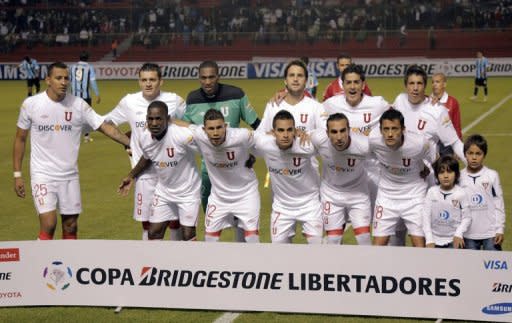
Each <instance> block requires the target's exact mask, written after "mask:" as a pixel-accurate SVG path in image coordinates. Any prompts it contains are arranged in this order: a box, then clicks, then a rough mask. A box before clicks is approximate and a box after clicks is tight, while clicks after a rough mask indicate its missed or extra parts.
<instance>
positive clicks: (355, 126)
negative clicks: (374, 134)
mask: <svg viewBox="0 0 512 323" xmlns="http://www.w3.org/2000/svg"><path fill="white" fill-rule="evenodd" d="M323 105H324V108H325V111H327V113H328V114H329V115H331V114H335V113H343V114H344V115H346V116H347V118H348V120H349V123H350V128H351V130H352V131H353V132H355V133H362V134H364V135H365V136H368V135H369V134H370V132H371V130H372V129H374V128H375V127H378V126H379V119H380V116H381V115H382V114H383V113H384V112H385V111H386V110H388V109H389V108H390V106H389V103H388V102H387V101H386V100H384V98H383V97H381V96H368V95H364V94H363V99H362V100H361V102H359V104H358V105H356V106H355V107H353V106H351V105H350V104H348V102H347V99H346V97H345V95H335V96H333V97H331V98H329V99H328V100H327V101H325V102H324V103H323Z"/></svg>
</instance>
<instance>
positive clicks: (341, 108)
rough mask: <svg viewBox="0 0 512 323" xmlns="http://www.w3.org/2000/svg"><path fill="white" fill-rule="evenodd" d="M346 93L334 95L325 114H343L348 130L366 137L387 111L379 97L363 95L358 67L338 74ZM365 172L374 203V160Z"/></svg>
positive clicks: (376, 175)
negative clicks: (368, 179) (348, 123)
mask: <svg viewBox="0 0 512 323" xmlns="http://www.w3.org/2000/svg"><path fill="white" fill-rule="evenodd" d="M341 79H342V81H343V86H344V88H345V93H344V94H341V95H336V96H333V97H331V98H329V99H327V100H326V101H324V102H323V106H324V108H325V110H326V111H327V113H329V114H333V113H343V114H344V115H346V116H347V118H348V120H350V126H351V131H352V132H353V133H360V134H363V135H365V136H368V135H369V134H370V132H371V131H372V129H374V128H376V127H377V126H378V124H379V119H380V116H381V115H382V114H383V113H384V111H386V110H388V109H389V108H390V105H389V103H388V102H387V101H386V100H384V98H383V97H381V96H369V95H366V94H365V93H364V92H363V89H364V85H365V82H364V72H363V69H362V67H361V66H360V65H355V64H350V65H348V66H347V67H345V68H344V69H343V72H342V74H341ZM365 164H366V170H367V173H368V175H369V178H370V182H369V189H370V201H371V203H372V210H373V203H375V197H376V194H377V183H378V181H379V168H378V166H377V164H376V162H375V160H373V159H370V158H369V159H367V160H366V162H365Z"/></svg>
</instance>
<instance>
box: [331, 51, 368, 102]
mask: <svg viewBox="0 0 512 323" xmlns="http://www.w3.org/2000/svg"><path fill="white" fill-rule="evenodd" d="M351 64H352V57H351V56H350V55H348V54H346V53H343V54H341V55H340V56H338V58H337V59H336V65H337V67H338V71H339V72H340V76H339V77H338V78H336V79H335V80H332V81H331V83H329V85H328V86H327V88H326V89H325V91H324V101H325V100H327V99H329V98H330V97H333V96H335V95H340V94H343V93H345V90H344V89H343V79H342V75H343V71H344V70H345V68H346V67H347V66H349V65H351ZM362 76H363V82H364V84H363V93H364V94H366V95H368V96H371V95H372V91H371V90H370V88H369V87H368V84H366V82H365V79H364V74H362Z"/></svg>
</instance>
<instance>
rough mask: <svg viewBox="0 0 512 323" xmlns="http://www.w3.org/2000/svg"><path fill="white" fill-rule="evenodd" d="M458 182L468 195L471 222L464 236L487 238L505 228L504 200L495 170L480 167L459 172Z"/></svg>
mask: <svg viewBox="0 0 512 323" xmlns="http://www.w3.org/2000/svg"><path fill="white" fill-rule="evenodd" d="M460 184H461V186H462V187H463V188H464V189H465V190H466V193H467V194H468V197H469V209H470V213H471V217H472V220H473V223H472V224H471V227H470V228H469V230H468V232H466V234H465V235H464V237H466V238H469V239H487V238H491V237H495V236H496V234H498V233H500V234H503V233H504V230H505V202H504V201H503V190H502V189H501V184H500V178H499V176H498V173H497V172H496V171H495V170H492V169H490V168H487V167H485V166H484V167H482V169H481V170H480V171H479V172H478V173H474V174H473V173H469V172H468V171H467V169H463V170H462V171H461V172H460Z"/></svg>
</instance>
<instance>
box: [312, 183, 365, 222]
mask: <svg viewBox="0 0 512 323" xmlns="http://www.w3.org/2000/svg"><path fill="white" fill-rule="evenodd" d="M320 199H321V201H322V218H323V222H324V229H325V231H331V230H340V229H341V228H343V225H344V224H345V216H347V215H348V217H349V218H350V221H351V222H352V226H353V227H354V229H357V228H361V227H369V226H370V219H371V214H372V212H371V208H370V197H369V194H368V192H357V191H354V192H338V191H335V190H333V189H331V188H330V187H328V186H327V185H322V186H321V188H320Z"/></svg>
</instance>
